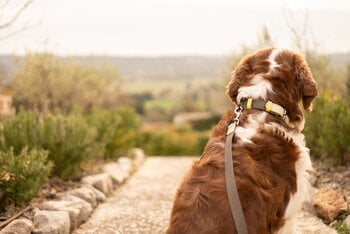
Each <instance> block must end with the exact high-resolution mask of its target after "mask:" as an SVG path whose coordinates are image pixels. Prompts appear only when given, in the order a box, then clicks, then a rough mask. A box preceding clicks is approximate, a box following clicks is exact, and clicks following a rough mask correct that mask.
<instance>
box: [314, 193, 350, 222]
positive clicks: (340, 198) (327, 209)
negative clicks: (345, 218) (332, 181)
mask: <svg viewBox="0 0 350 234" xmlns="http://www.w3.org/2000/svg"><path fill="white" fill-rule="evenodd" d="M313 206H314V208H315V212H316V214H317V216H318V217H320V218H321V219H323V220H324V221H325V222H326V223H331V222H332V221H334V220H335V219H336V218H337V217H338V216H339V215H341V214H344V213H346V212H347V211H348V209H349V207H348V203H347V201H346V198H345V196H344V195H343V194H342V193H341V192H338V191H336V190H334V189H331V188H321V189H320V190H319V191H318V193H317V194H316V195H315V197H314V201H313Z"/></svg>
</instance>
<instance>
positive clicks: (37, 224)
mask: <svg viewBox="0 0 350 234" xmlns="http://www.w3.org/2000/svg"><path fill="white" fill-rule="evenodd" d="M145 158H146V156H145V154H144V151H143V150H142V149H139V148H135V149H133V150H132V152H131V154H130V156H129V157H120V158H119V159H118V160H117V161H116V162H111V163H107V164H105V165H104V166H103V168H102V171H103V172H102V173H100V174H96V175H89V176H86V177H83V178H82V179H81V181H80V182H81V186H80V187H79V188H75V189H73V190H69V191H66V192H64V193H61V194H59V195H58V199H57V200H50V201H45V202H43V203H41V204H39V205H38V207H35V208H34V216H33V220H29V219H27V218H18V219H15V220H14V221H12V222H11V223H9V224H8V225H7V226H5V227H4V228H3V229H2V230H0V234H10V233H11V234H12V233H21V234H30V233H33V234H44V233H58V234H69V233H71V232H72V231H73V230H75V229H77V228H78V227H79V226H80V225H81V224H83V223H84V222H85V221H87V220H88V218H89V217H90V215H91V214H92V212H93V211H94V210H95V209H96V207H97V206H98V205H99V204H100V203H102V202H104V201H105V200H106V197H108V196H109V195H110V194H111V193H112V192H113V191H115V190H116V189H118V187H119V186H120V185H122V184H123V183H125V181H126V180H127V179H129V178H130V177H131V175H132V174H134V173H135V172H136V171H137V170H138V169H139V167H140V166H141V165H142V163H143V162H144V160H145Z"/></svg>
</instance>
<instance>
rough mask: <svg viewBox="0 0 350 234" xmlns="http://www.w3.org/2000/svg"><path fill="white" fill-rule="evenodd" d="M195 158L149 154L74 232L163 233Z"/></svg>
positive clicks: (81, 233)
mask: <svg viewBox="0 0 350 234" xmlns="http://www.w3.org/2000/svg"><path fill="white" fill-rule="evenodd" d="M193 160H194V158H190V157H166V158H161V157H148V159H147V160H146V161H145V163H144V164H143V165H142V167H141V168H140V170H139V171H138V172H137V173H136V174H135V175H133V176H132V177H131V178H130V180H129V181H128V182H127V183H126V184H125V185H123V186H121V187H120V188H118V189H117V190H116V191H115V192H114V193H113V195H112V196H111V197H109V198H108V199H107V202H105V203H103V204H101V205H99V207H98V208H97V209H96V210H95V211H94V213H93V215H92V217H91V218H90V219H89V221H88V222H86V223H85V224H83V225H82V226H81V227H80V228H79V229H78V230H76V231H75V232H74V233H75V234H92V233H94V234H98V233H101V234H102V233H103V234H112V233H113V234H114V233H123V234H124V233H125V234H126V233H152V234H154V233H164V231H165V229H166V227H167V225H168V220H169V217H170V212H171V207H172V200H173V198H174V195H175V192H176V189H177V187H178V185H179V183H180V182H181V180H182V178H183V176H184V174H185V173H186V171H187V170H188V169H189V167H190V165H191V163H192V161H193Z"/></svg>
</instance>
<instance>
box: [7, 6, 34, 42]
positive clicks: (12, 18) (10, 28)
mask: <svg viewBox="0 0 350 234" xmlns="http://www.w3.org/2000/svg"><path fill="white" fill-rule="evenodd" d="M2 2H3V3H2V4H1V5H0V32H1V34H0V39H5V38H8V37H11V36H13V35H15V34H17V33H19V32H21V31H23V30H25V29H27V28H28V27H29V22H26V23H25V24H24V25H21V26H16V25H15V23H16V22H17V21H18V19H19V18H20V16H21V15H22V14H23V12H25V10H26V9H27V8H28V7H29V5H30V4H32V2H33V0H26V1H25V2H24V3H22V5H21V6H19V7H17V8H15V11H14V12H13V13H12V14H11V15H9V16H7V15H6V14H4V13H5V12H6V11H8V10H9V9H8V8H10V5H11V2H14V1H11V0H5V1H2Z"/></svg>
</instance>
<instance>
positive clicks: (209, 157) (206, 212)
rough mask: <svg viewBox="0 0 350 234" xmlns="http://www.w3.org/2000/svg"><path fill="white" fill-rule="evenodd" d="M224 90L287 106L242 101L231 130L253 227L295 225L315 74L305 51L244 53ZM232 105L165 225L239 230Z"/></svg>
mask: <svg viewBox="0 0 350 234" xmlns="http://www.w3.org/2000/svg"><path fill="white" fill-rule="evenodd" d="M227 95H228V96H229V97H230V99H231V100H232V101H233V102H234V103H235V104H237V105H240V104H241V102H242V101H243V100H246V99H247V98H253V99H254V100H255V99H256V100H264V101H271V102H272V103H275V104H278V105H280V106H281V107H283V108H284V109H285V110H286V114H287V116H288V117H287V119H288V121H286V119H283V118H281V117H280V116H275V115H273V114H271V113H267V112H266V111H261V110H256V109H245V110H243V112H242V114H241V116H240V123H239V125H238V126H237V128H236V131H235V135H234V138H233V146H232V158H233V167H234V171H235V177H236V185H237V189H238V193H239V197H240V201H241V204H242V208H243V212H244V216H245V219H246V222H247V226H248V232H249V233H250V234H255V233H256V234H264V233H293V219H294V218H295V216H296V213H297V212H298V211H299V209H300V208H301V205H302V202H303V201H304V200H305V199H306V198H307V196H308V185H309V183H308V175H309V173H308V171H309V170H312V165H311V160H310V157H309V150H308V148H306V147H305V143H304V135H303V134H302V133H301V131H302V130H303V127H304V116H303V112H302V110H301V107H300V105H299V104H300V103H301V102H302V104H303V106H304V108H305V110H307V111H311V110H312V101H313V99H314V98H315V97H316V96H317V87H316V82H315V80H314V79H313V77H312V74H311V72H310V69H309V67H308V65H307V63H306V61H305V60H304V58H303V57H302V56H301V55H299V54H296V53H294V52H292V51H289V50H279V49H274V48H271V49H265V50H260V51H258V52H256V53H255V54H253V55H250V56H246V57H244V58H243V59H242V60H241V62H240V63H239V65H238V66H237V67H236V69H235V71H234V72H233V76H232V79H231V81H230V83H229V84H228V86H227ZM234 118H235V114H234V112H233V111H229V112H228V113H226V114H225V115H224V116H223V117H222V119H221V120H220V122H219V124H218V125H217V127H216V128H215V130H214V131H213V133H212V136H211V138H210V140H209V141H208V143H207V145H206V147H205V149H204V152H203V154H202V156H201V158H200V159H199V160H198V161H194V163H193V165H192V168H191V170H190V171H189V172H188V174H187V175H186V176H185V178H184V180H183V182H182V184H181V186H180V187H179V189H178V191H177V194H176V197H175V201H174V205H173V209H172V214H171V219H170V225H169V227H168V229H167V233H169V234H170V233H181V234H187V233H190V234H196V233H198V234H203V233H211V234H212V233H237V232H236V228H235V225H234V223H233V219H232V215H231V210H230V206H229V202H228V195H227V193H226V187H225V176H224V161H225V159H224V147H225V145H224V144H225V133H226V130H227V127H228V125H229V124H230V123H232V122H233V119H234Z"/></svg>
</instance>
